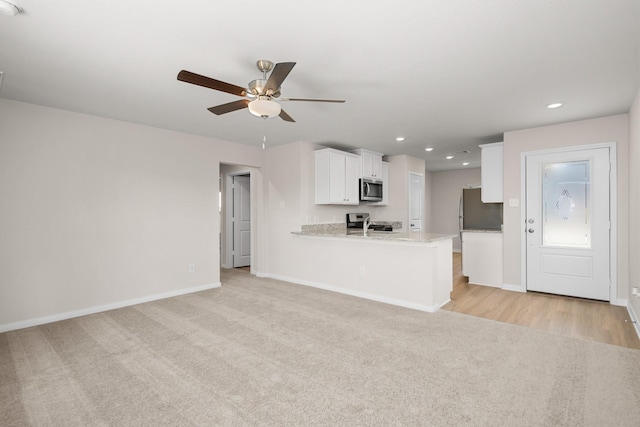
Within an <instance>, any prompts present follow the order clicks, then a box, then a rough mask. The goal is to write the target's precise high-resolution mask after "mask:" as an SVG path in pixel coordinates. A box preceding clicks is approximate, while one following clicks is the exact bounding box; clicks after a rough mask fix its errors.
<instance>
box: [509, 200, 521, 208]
mask: <svg viewBox="0 0 640 427" xmlns="http://www.w3.org/2000/svg"><path fill="white" fill-rule="evenodd" d="M519 206H520V199H509V207H510V208H517V207H519Z"/></svg>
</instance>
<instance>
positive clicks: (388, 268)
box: [280, 224, 454, 312]
mask: <svg viewBox="0 0 640 427" xmlns="http://www.w3.org/2000/svg"><path fill="white" fill-rule="evenodd" d="M292 235H293V236H294V237H296V238H295V239H294V240H295V247H296V251H297V255H298V256H297V258H298V259H299V261H300V262H299V264H302V265H300V267H299V268H297V272H296V276H297V277H296V278H291V277H280V278H281V279H284V280H287V281H291V282H294V283H300V284H303V285H308V286H313V287H317V288H321V289H326V290H330V291H335V292H340V293H344V294H348V295H353V296H357V297H361V298H367V299H371V300H375V301H380V302H384V303H389V304H394V305H398V306H402V307H407V308H412V309H416V310H421V311H428V312H434V311H437V310H438V309H439V308H440V307H441V306H442V305H444V304H446V303H447V302H448V301H449V298H450V292H451V290H452V255H451V254H452V238H453V237H454V236H453V235H447V234H433V233H419V232H375V231H373V232H372V231H369V232H368V234H367V236H364V233H363V232H360V233H357V234H347V232H346V230H345V229H344V228H340V227H332V226H331V224H319V225H317V226H303V228H302V231H300V232H293V233H292Z"/></svg>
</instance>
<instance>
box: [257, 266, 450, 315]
mask: <svg viewBox="0 0 640 427" xmlns="http://www.w3.org/2000/svg"><path fill="white" fill-rule="evenodd" d="M265 277H269V278H271V279H276V280H282V281H283V282H289V283H295V284H297V285H304V286H309V287H312V288H317V289H323V290H325V291H331V292H337V293H339V294H344V295H350V296H353V297H358V298H364V299H368V300H372V301H377V302H382V303H385V304H391V305H397V306H399V307H404V308H411V309H413V310H418V311H426V312H427V313H435V312H436V311H438V310H439V309H440V307H442V306H443V305H445V304H446V303H448V302H449V301H450V300H447V301H445V302H444V303H442V304H441V305H439V304H435V305H433V306H428V305H424V304H416V303H412V302H410V301H405V300H400V299H395V298H388V297H383V296H380V295H376V294H370V293H366V292H359V291H352V290H351V289H346V288H341V287H337V286H332V285H326V284H324V283H318V282H312V281H309V280H301V279H295V278H293V277H286V276H280V275H278V274H267V275H266V276H265Z"/></svg>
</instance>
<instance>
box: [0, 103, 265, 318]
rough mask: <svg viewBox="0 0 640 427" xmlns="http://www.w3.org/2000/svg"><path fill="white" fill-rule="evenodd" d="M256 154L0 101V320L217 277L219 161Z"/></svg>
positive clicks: (242, 160) (113, 301)
mask: <svg viewBox="0 0 640 427" xmlns="http://www.w3.org/2000/svg"><path fill="white" fill-rule="evenodd" d="M263 155H264V154H263V152H262V150H260V149H257V148H251V147H248V146H244V145H239V144H234V143H229V142H224V141H219V140H214V139H210V138H204V137H199V136H194V135H187V134H182V133H177V132H172V131H167V130H162V129H157V128H151V127H146V126H140V125H136V124H132V123H126V122H121V121H116V120H110V119H105V118H100V117H95V116H89V115H84V114H77V113H72V112H69V111H63V110H58V109H53V108H46V107H41V106H36V105H32V104H26V103H20V102H15V101H10V100H6V99H0V200H2V208H1V209H0V236H1V238H0V328H1V327H3V326H4V327H5V329H6V326H7V325H14V326H15V325H18V326H19V325H22V324H25V322H27V323H28V322H30V321H33V320H34V319H41V318H46V317H48V316H57V315H61V314H64V313H73V312H77V311H78V310H87V309H91V308H92V307H100V306H109V305H117V304H119V303H122V302H126V301H130V300H136V299H140V298H147V297H149V296H153V295H163V294H167V293H179V292H183V291H187V290H189V289H193V288H196V287H202V286H211V285H215V284H217V283H219V282H220V275H219V259H220V257H219V241H218V232H219V214H218V176H219V163H220V162H226V163H238V164H249V165H253V166H257V167H260V166H262V161H263ZM192 263H193V264H196V272H195V273H191V274H189V273H188V265H189V264H192Z"/></svg>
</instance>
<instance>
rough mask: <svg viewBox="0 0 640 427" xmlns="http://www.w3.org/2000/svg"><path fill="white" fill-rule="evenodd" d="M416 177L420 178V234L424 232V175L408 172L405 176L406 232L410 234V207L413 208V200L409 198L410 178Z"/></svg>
mask: <svg viewBox="0 0 640 427" xmlns="http://www.w3.org/2000/svg"><path fill="white" fill-rule="evenodd" d="M414 176H417V177H419V178H420V182H421V185H420V190H421V192H420V232H424V220H425V210H426V209H425V182H424V174H422V173H419V172H413V171H410V172H409V174H408V175H407V180H408V182H407V184H408V188H407V195H408V197H407V199H408V201H409V203H408V204H407V231H408V232H411V207H412V206H413V198H412V197H411V178H412V177H414Z"/></svg>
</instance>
